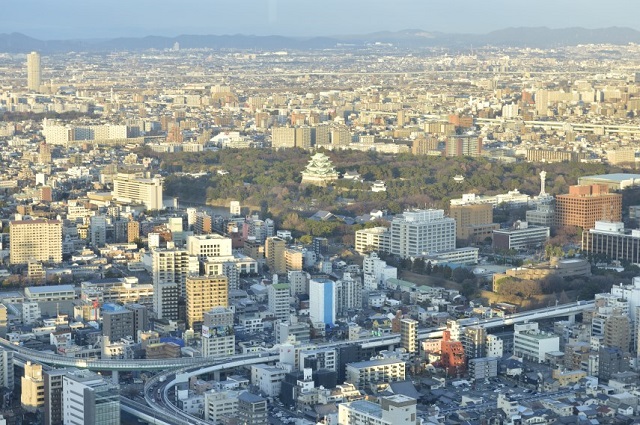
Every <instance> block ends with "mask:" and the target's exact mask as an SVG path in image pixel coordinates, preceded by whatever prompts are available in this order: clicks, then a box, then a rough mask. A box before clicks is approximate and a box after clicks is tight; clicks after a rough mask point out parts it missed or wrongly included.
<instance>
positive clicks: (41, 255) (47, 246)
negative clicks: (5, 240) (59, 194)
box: [9, 220, 62, 264]
mask: <svg viewBox="0 0 640 425" xmlns="http://www.w3.org/2000/svg"><path fill="white" fill-rule="evenodd" d="M9 231H10V232H11V242H10V245H9V258H10V261H11V264H27V263H28V262H29V261H30V260H35V261H44V262H53V263H59V262H61V261H62V223H61V222H60V221H58V220H19V221H12V222H11V223H10V224H9Z"/></svg>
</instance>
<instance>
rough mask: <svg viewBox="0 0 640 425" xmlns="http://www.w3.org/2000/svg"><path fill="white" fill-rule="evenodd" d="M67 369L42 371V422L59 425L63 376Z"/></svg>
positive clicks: (61, 418)
mask: <svg viewBox="0 0 640 425" xmlns="http://www.w3.org/2000/svg"><path fill="white" fill-rule="evenodd" d="M66 373H67V369H52V370H46V371H44V374H43V377H44V424H45V425H61V424H62V423H63V419H64V418H63V416H62V389H63V378H64V375H65V374H66Z"/></svg>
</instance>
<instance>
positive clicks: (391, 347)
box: [388, 344, 396, 351]
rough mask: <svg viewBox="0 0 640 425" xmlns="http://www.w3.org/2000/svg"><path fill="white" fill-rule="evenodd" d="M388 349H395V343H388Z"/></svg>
mask: <svg viewBox="0 0 640 425" xmlns="http://www.w3.org/2000/svg"><path fill="white" fill-rule="evenodd" d="M388 349H389V351H393V350H395V349H396V346H395V344H389V347H388Z"/></svg>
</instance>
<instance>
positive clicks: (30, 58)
mask: <svg viewBox="0 0 640 425" xmlns="http://www.w3.org/2000/svg"><path fill="white" fill-rule="evenodd" d="M41 84H42V64H41V63H40V53H38V52H31V53H29V54H28V55H27V88H28V89H29V90H31V91H35V92H38V91H40V85H41Z"/></svg>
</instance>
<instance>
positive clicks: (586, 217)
mask: <svg viewBox="0 0 640 425" xmlns="http://www.w3.org/2000/svg"><path fill="white" fill-rule="evenodd" d="M555 211H556V217H555V225H556V226H559V227H562V226H578V227H581V228H582V229H583V230H584V231H587V230H589V229H592V228H594V227H595V224H596V221H613V222H619V221H622V195H621V194H619V193H609V188H608V187H607V185H605V184H593V185H589V186H586V185H584V186H570V187H569V193H568V194H564V195H557V196H556V208H555Z"/></svg>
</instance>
